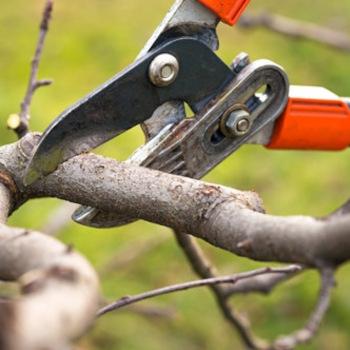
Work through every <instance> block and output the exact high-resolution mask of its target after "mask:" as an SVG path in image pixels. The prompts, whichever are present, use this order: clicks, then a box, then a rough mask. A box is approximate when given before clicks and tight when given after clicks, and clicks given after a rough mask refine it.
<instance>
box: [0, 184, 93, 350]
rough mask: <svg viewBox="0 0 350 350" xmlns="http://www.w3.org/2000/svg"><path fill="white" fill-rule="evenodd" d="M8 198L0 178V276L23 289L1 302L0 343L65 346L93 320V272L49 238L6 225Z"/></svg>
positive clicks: (14, 349)
mask: <svg viewBox="0 0 350 350" xmlns="http://www.w3.org/2000/svg"><path fill="white" fill-rule="evenodd" d="M10 204H11V192H10V191H9V190H8V189H7V187H5V186H4V185H2V184H0V220H1V223H0V279H1V280H6V281H19V283H20V286H21V290H22V294H23V296H22V297H21V298H19V299H13V300H11V299H7V300H1V302H0V315H1V316H0V348H1V349H6V350H37V349H52V350H62V349H66V348H67V346H69V344H70V342H71V341H73V340H75V339H76V338H77V337H80V336H81V335H82V334H83V333H84V332H85V331H86V330H87V329H88V328H89V327H90V325H91V323H92V322H93V320H94V317H95V313H96V311H97V307H98V303H99V287H98V279H97V276H96V274H95V272H94V270H93V268H92V267H91V266H90V264H89V263H88V262H87V261H86V260H85V259H84V258H83V257H82V256H80V255H79V254H77V253H75V252H73V251H72V250H71V249H70V248H67V247H66V246H65V245H63V244H62V243H59V242H58V241H56V240H54V239H53V238H50V237H48V236H46V235H44V234H41V233H38V232H33V231H28V230H23V229H14V228H9V227H7V226H5V225H4V224H3V222H5V221H6V218H7V212H8V211H9V208H10ZM43 327H44V328H43Z"/></svg>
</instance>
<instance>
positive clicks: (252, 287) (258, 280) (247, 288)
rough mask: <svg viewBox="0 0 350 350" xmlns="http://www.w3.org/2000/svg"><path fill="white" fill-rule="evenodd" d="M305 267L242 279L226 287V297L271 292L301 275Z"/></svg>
mask: <svg viewBox="0 0 350 350" xmlns="http://www.w3.org/2000/svg"><path fill="white" fill-rule="evenodd" d="M303 271H304V269H303V268H302V267H300V271H297V272H296V271H292V272H291V271H288V272H285V273H281V274H267V275H264V276H256V277H255V278H251V279H249V280H244V281H240V282H238V283H237V284H235V285H234V286H230V287H228V288H227V289H226V297H231V296H233V295H237V294H251V293H259V294H270V293H271V292H272V290H273V289H274V288H276V287H277V286H278V285H280V284H282V283H283V282H286V281H288V280H290V279H291V278H293V277H295V276H297V275H299V274H300V273H301V272H303Z"/></svg>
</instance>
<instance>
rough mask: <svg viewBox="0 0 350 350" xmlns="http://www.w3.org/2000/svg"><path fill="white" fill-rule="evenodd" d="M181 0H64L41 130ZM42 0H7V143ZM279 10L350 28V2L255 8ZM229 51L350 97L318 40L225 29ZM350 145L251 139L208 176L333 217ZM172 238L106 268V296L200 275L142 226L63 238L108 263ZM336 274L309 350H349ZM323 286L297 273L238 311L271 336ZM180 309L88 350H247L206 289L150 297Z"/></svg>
mask: <svg viewBox="0 0 350 350" xmlns="http://www.w3.org/2000/svg"><path fill="white" fill-rule="evenodd" d="M171 2H172V0H166V1H165V0H148V1H141V0H113V1H112V0H74V1H67V0H60V1H57V4H56V8H55V12H54V21H53V23H52V27H51V30H50V33H49V38H48V43H47V46H46V49H45V53H44V57H43V61H42V65H41V69H40V76H41V77H45V78H51V77H52V78H54V80H55V83H54V85H53V86H52V87H49V88H44V89H42V90H40V91H39V92H38V94H37V95H36V97H35V100H34V103H33V106H32V122H31V126H32V129H33V130H40V131H42V130H44V129H45V127H46V126H47V125H48V123H49V122H50V121H51V120H52V119H53V118H54V117H55V116H56V115H57V114H58V113H59V112H61V111H62V110H63V109H64V108H66V107H67V106H69V105H70V104H71V103H73V102H75V100H77V99H78V98H80V97H81V96H83V95H84V94H85V93H87V92H89V91H90V90H92V89H93V88H95V87H96V86H97V85H98V84H100V83H102V82H103V81H105V80H106V79H107V78H109V77H110V76H112V75H113V74H115V73H116V72H117V71H119V70H120V69H122V68H123V67H124V66H126V65H127V64H128V63H129V62H131V61H132V60H133V59H134V57H135V56H136V55H137V53H138V51H139V50H140V49H141V47H142V45H143V44H144V43H145V41H146V40H147V38H148V37H149V36H150V34H151V32H152V30H153V28H155V26H156V25H157V23H158V22H159V21H160V20H161V18H162V16H163V15H164V14H165V12H166V10H167V8H168V7H169V6H170V4H171ZM42 5H43V1H41V0H35V1H24V0H13V1H7V2H4V4H2V6H1V12H0V26H1V28H2V35H1V37H0V72H1V73H0V96H1V98H0V119H1V124H0V139H1V143H2V144H3V143H8V142H10V141H14V140H15V138H14V135H13V134H12V133H10V132H9V131H8V130H6V127H5V124H6V119H7V116H8V115H9V114H10V113H14V112H17V111H18V106H19V102H20V100H21V98H22V96H23V93H24V89H25V86H26V82H27V76H28V72H29V62H30V58H31V56H32V52H33V47H34V44H35V40H36V34H37V24H38V23H39V17H40V11H41V8H42ZM263 8H264V9H267V10H269V11H273V12H277V13H281V14H284V15H287V16H290V17H294V18H298V19H303V20H309V21H314V22H318V23H321V24H323V25H329V26H333V27H336V28H338V29H340V30H343V31H346V32H349V33H350V2H348V1H347V0H340V1H335V2H331V1H326V0H319V1H317V6H315V2H313V1H302V0H290V1H277V0H266V1H264V2H259V1H252V5H251V7H250V9H251V10H252V11H255V10H259V9H263ZM220 34H221V38H222V43H221V50H220V54H221V56H222V57H223V58H224V59H225V61H227V62H230V60H232V58H233V57H234V56H235V55H236V54H237V53H238V52H240V51H246V52H249V53H250V54H251V57H252V58H253V59H257V58H261V57H264V58H270V59H272V60H274V61H276V62H278V63H279V64H281V65H282V66H283V67H285V69H286V70H287V72H288V74H289V76H290V78H291V81H292V82H293V83H295V84H305V85H311V84H317V85H323V86H326V87H328V88H330V89H332V90H333V91H334V92H336V93H338V94H339V95H347V94H350V80H349V77H350V66H349V64H348V61H349V56H348V55H347V54H345V53H340V52H336V51H334V50H333V49H330V48H325V47H323V46H321V45H318V44H316V43H311V42H308V41H305V40H301V41H296V40H291V39H288V38H285V37H283V36H281V35H278V34H275V33H271V32H267V31H266V30H252V31H243V30H241V29H237V28H236V29H231V28H229V27H225V26H221V28H220ZM142 142H143V136H142V133H141V132H140V130H138V129H134V130H132V131H131V132H130V133H128V134H126V135H123V136H122V137H121V138H120V139H118V140H115V141H112V142H110V143H109V144H107V145H105V146H103V147H101V149H100V150H99V151H100V152H102V153H103V154H106V155H109V156H113V157H116V158H118V159H125V158H126V157H127V156H128V155H129V154H130V153H131V152H132V151H133V150H134V149H135V148H136V147H137V146H138V145H140V144H141V143H142ZM347 156H349V151H345V152H341V153H321V152H319V153H308V152H300V153H297V152H272V151H267V150H265V149H263V148H262V147H257V146H246V147H244V148H242V149H241V150H240V151H239V152H237V153H236V154H235V155H234V156H232V157H231V158H229V159H228V160H226V161H225V162H224V163H223V164H222V165H220V166H219V167H218V168H217V169H215V171H213V172H212V173H211V174H210V175H209V176H208V177H207V180H209V181H211V182H215V183H220V184H224V185H228V186H232V187H236V188H239V189H247V190H256V191H258V192H259V193H261V195H262V197H263V199H264V201H265V205H266V208H267V209H268V211H269V212H271V213H274V214H283V215H286V214H301V213H304V214H312V215H324V214H326V213H328V212H330V211H331V210H332V209H334V208H335V207H337V206H339V205H340V204H342V202H343V201H345V200H346V199H347V197H348V196H349V195H348V180H347V179H348V174H349V172H350V165H349V163H347V161H346V157H347ZM58 205H59V202H58V201H56V200H52V199H51V200H40V201H33V202H30V203H28V204H26V205H25V206H24V207H23V208H21V209H20V210H19V211H18V212H17V213H15V215H14V216H13V218H12V219H11V223H12V224H14V225H18V226H27V227H34V228H40V227H41V226H42V225H43V223H45V220H46V218H47V217H48V215H49V213H50V212H52V210H54V209H55V208H56V207H57V206H58ZM165 235H166V236H167V237H168V239H167V240H165V241H164V242H162V243H161V244H160V245H159V246H157V247H156V248H154V249H153V250H152V251H149V252H147V253H145V254H143V255H141V256H140V257H138V258H137V259H135V260H134V261H132V262H131V263H130V264H129V265H127V266H123V267H122V268H121V269H120V270H115V271H112V272H108V273H106V272H105V273H104V275H103V283H102V284H103V292H104V294H105V295H106V296H107V297H108V298H109V299H114V298H118V297H120V296H123V295H125V294H132V293H138V292H141V291H145V290H147V289H151V288H156V287H160V286H163V285H166V284H170V283H176V282H181V281H184V280H189V279H193V278H194V276H193V274H192V273H191V271H190V268H189V267H188V266H187V264H186V262H185V261H184V259H183V256H182V254H181V252H180V251H179V249H178V248H177V246H176V245H175V244H174V240H173V238H172V237H171V234H170V232H169V231H168V230H167V229H165V228H163V227H159V226H155V225H151V224H147V223H143V222H138V223H135V224H133V225H129V226H126V227H122V228H119V229H114V230H100V231H98V230H93V229H87V228H83V227H79V226H78V225H75V224H71V225H70V226H69V227H68V228H67V229H66V230H65V231H64V232H63V234H62V235H61V238H62V239H63V240H64V241H65V242H67V243H72V244H74V246H75V247H76V249H78V250H79V251H81V252H82V253H84V254H85V255H86V256H87V257H88V258H89V259H90V260H91V261H92V262H93V263H94V265H95V266H96V267H97V268H98V269H99V270H100V271H102V270H104V268H105V266H106V264H107V263H108V262H109V261H110V260H111V259H113V257H115V256H118V255H122V254H123V252H124V254H125V251H126V249H130V246H131V245H132V244H134V245H135V246H139V245H142V244H145V243H144V242H145V241H148V240H150V239H151V238H152V237H153V238H154V237H159V238H160V239H163V237H164V236H165ZM203 246H204V248H205V250H206V251H207V252H208V255H209V256H210V257H211V258H213V260H214V261H215V262H217V264H218V265H219V266H220V267H221V268H222V271H225V272H227V273H232V272H235V271H242V270H247V269H249V268H252V267H256V266H260V264H256V263H253V262H250V261H247V260H245V259H240V258H236V257H234V256H232V255H231V254H228V253H225V252H222V251H218V250H214V249H213V248H211V247H208V246H207V245H206V244H203ZM349 276H350V271H349V269H348V268H344V269H343V270H342V271H340V273H339V274H338V280H339V287H338V289H337V290H336V292H335V296H334V303H333V305H332V309H331V312H330V314H329V317H328V318H327V321H326V322H325V324H324V326H323V328H322V332H321V334H320V335H319V337H318V338H317V340H316V341H315V342H314V344H313V345H310V346H306V347H304V348H305V349H321V350H323V349H324V350H326V349H339V350H342V349H348V348H349V347H350V336H349V332H348V329H349V326H350V321H349V320H350V317H349V315H350V302H349V298H348V293H347V291H348V287H349V286H348V284H349V283H350V282H348V281H349V279H348V277H349ZM317 288H318V281H317V278H316V275H315V274H312V273H310V274H309V275H307V276H305V277H304V278H299V279H296V280H295V281H292V282H291V283H289V284H288V285H287V286H285V287H282V288H280V289H278V291H277V292H276V293H274V294H273V295H272V296H270V297H261V296H258V297H257V296H250V297H247V298H241V297H239V298H237V300H236V302H237V305H238V306H239V308H240V309H242V310H247V311H248V313H249V314H250V315H251V316H252V320H253V325H254V326H255V329H256V330H257V332H258V334H260V335H263V336H266V337H269V338H272V337H273V336H275V335H277V334H278V333H286V332H288V331H290V330H292V329H294V328H296V327H299V326H301V325H302V324H303V322H304V320H305V318H306V317H307V315H308V312H309V311H310V309H311V307H312V305H313V303H314V299H315V295H316V292H317ZM145 305H152V306H154V305H156V306H157V307H160V308H168V307H171V308H174V309H175V310H176V315H177V316H176V317H175V318H174V319H167V318H165V319H164V318H157V317H153V318H150V317H145V316H142V315H141V314H140V313H137V312H134V311H133V312H130V311H127V310H125V311H121V312H119V313H117V314H113V315H109V316H106V317H105V318H104V319H101V320H100V321H98V322H97V326H96V328H95V329H94V331H93V333H92V335H91V336H89V337H88V338H87V339H84V340H83V345H82V346H84V349H85V348H86V349H101V350H102V349H106V350H107V349H108V350H113V349H128V350H133V349H144V350H146V349H152V350H156V349H164V348H166V349H170V350H172V349H174V350H175V349H187V350H192V349H193V350H197V349H198V350H199V349H201V350H204V349H208V350H209V349H210V350H211V349H220V350H224V349H240V348H241V347H240V345H239V344H240V343H239V341H238V340H237V336H236V334H235V332H233V331H232V330H231V329H230V328H229V326H228V325H227V324H226V323H225V322H224V321H223V320H222V318H221V315H220V314H219V312H218V310H217V309H216V307H215V302H214V300H213V298H212V297H211V295H210V293H209V292H208V291H206V290H197V291H190V292H187V293H180V294H177V295H171V296H166V297H162V298H160V299H157V300H155V301H153V302H152V303H145Z"/></svg>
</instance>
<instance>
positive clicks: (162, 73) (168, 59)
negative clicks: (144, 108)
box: [148, 53, 180, 87]
mask: <svg viewBox="0 0 350 350" xmlns="http://www.w3.org/2000/svg"><path fill="white" fill-rule="evenodd" d="M179 70H180V66H179V62H178V60H177V59H176V57H174V56H173V55H170V54H167V53H164V54H161V55H159V56H157V57H156V58H155V59H154V60H153V61H152V63H151V65H150V67H149V73H148V74H149V78H150V80H151V82H152V83H153V84H154V85H155V86H158V87H164V86H168V85H170V84H172V83H173V82H174V81H175V80H176V78H177V76H178V74H179Z"/></svg>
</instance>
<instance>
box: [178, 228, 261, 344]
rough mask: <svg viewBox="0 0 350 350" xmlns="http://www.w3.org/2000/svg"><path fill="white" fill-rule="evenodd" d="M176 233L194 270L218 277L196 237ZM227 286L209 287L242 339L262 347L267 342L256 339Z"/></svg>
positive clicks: (205, 277)
mask: <svg viewBox="0 0 350 350" xmlns="http://www.w3.org/2000/svg"><path fill="white" fill-rule="evenodd" d="M174 235H175V237H176V240H177V242H178V244H179V246H180V247H181V249H182V251H183V252H184V254H185V256H186V258H187V260H188V262H189V264H190V265H191V267H192V269H193V271H194V272H195V273H196V274H197V275H198V276H199V277H201V278H202V279H208V278H216V277H217V276H216V269H215V267H214V266H213V265H212V264H211V262H210V261H209V259H208V258H207V257H206V256H205V254H204V252H203V251H202V249H201V248H200V246H199V245H198V244H197V243H196V241H195V240H194V238H193V237H191V236H189V235H187V234H185V233H181V232H177V231H174ZM260 277H262V276H260ZM255 278H256V277H255ZM252 279H253V278H252ZM248 281H250V279H248V280H241V281H238V282H237V286H238V285H239V284H241V283H244V282H248ZM235 285H236V284H235ZM225 287H226V286H223V285H219V284H210V285H209V288H210V289H211V291H212V292H213V294H214V296H215V299H216V302H217V305H218V307H219V309H220V310H221V313H222V314H223V316H224V318H225V319H226V320H227V322H228V323H229V324H230V325H231V326H233V328H234V329H235V330H236V331H237V332H238V333H239V335H240V337H241V339H242V341H243V342H244V344H245V345H246V346H247V347H248V348H249V349H260V348H262V347H263V345H265V344H262V341H261V340H260V339H255V337H254V335H253V334H252V332H251V329H250V327H249V324H248V322H247V320H246V319H245V318H243V317H242V316H241V315H240V314H239V313H237V312H236V311H235V310H234V309H233V308H232V307H231V305H230V303H229V301H228V299H227V297H228V293H227V292H228V291H227V288H225Z"/></svg>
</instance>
